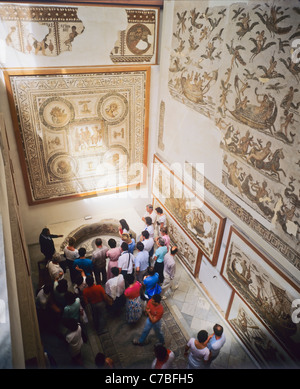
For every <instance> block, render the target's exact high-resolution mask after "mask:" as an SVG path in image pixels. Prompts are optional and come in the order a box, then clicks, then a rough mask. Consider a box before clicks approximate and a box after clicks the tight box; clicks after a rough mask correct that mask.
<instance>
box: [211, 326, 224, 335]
mask: <svg viewBox="0 0 300 389" xmlns="http://www.w3.org/2000/svg"><path fill="white" fill-rule="evenodd" d="M213 331H214V334H215V335H217V336H221V335H222V334H223V327H222V326H221V325H220V324H217V323H216V324H215V325H214V326H213Z"/></svg>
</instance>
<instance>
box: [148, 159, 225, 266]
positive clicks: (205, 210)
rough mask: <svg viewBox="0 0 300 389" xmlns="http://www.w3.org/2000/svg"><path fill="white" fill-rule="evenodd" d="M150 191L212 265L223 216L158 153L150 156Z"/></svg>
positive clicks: (217, 248) (221, 232)
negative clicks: (151, 164) (151, 160)
mask: <svg viewBox="0 0 300 389" xmlns="http://www.w3.org/2000/svg"><path fill="white" fill-rule="evenodd" d="M152 194H153V196H155V197H156V198H157V199H159V201H160V203H161V204H162V205H163V207H164V208H165V209H166V210H167V211H168V213H170V215H172V217H173V218H174V219H175V220H176V222H177V223H178V224H179V225H180V226H181V228H182V229H183V230H184V231H186V233H187V234H188V236H190V237H191V238H192V240H193V241H194V242H195V244H196V245H197V246H198V247H199V249H200V251H201V253H202V254H204V255H205V256H206V258H207V259H208V260H209V261H210V262H211V263H212V264H213V265H214V266H215V265H216V263H217V260H218V255H219V250H220V245H221V240H222V236H223V231H224V226H225V218H224V217H223V216H222V215H220V214H219V213H218V212H217V211H215V210H214V209H213V208H212V207H211V206H210V205H209V204H208V203H207V202H206V201H203V200H202V199H201V198H200V197H199V196H197V195H195V193H194V192H193V191H192V190H191V189H190V188H189V187H188V186H186V185H185V184H184V183H183V181H182V180H181V178H180V177H178V176H176V175H175V174H174V172H173V171H172V170H171V168H170V167H169V166H168V165H167V164H165V163H163V162H162V160H160V159H159V158H158V157H157V155H154V158H153V176H152Z"/></svg>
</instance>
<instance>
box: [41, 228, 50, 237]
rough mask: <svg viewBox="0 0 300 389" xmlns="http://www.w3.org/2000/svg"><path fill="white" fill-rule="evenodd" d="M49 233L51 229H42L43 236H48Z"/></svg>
mask: <svg viewBox="0 0 300 389" xmlns="http://www.w3.org/2000/svg"><path fill="white" fill-rule="evenodd" d="M49 233H50V230H49V228H47V227H45V228H43V229H42V234H43V235H48V234H49Z"/></svg>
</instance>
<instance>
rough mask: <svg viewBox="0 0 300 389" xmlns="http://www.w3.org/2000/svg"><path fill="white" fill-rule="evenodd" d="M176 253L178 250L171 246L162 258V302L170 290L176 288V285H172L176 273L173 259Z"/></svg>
mask: <svg viewBox="0 0 300 389" xmlns="http://www.w3.org/2000/svg"><path fill="white" fill-rule="evenodd" d="M177 252H178V248H177V247H176V246H173V247H172V248H171V250H170V252H168V253H167V254H166V255H165V256H164V282H163V284H162V286H161V290H162V299H163V300H165V299H166V298H167V296H166V294H167V292H168V291H169V290H170V289H171V290H175V289H177V288H178V284H177V285H175V284H174V283H175V273H176V262H175V259H174V257H175V255H176V253H177Z"/></svg>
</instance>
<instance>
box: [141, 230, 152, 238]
mask: <svg viewBox="0 0 300 389" xmlns="http://www.w3.org/2000/svg"><path fill="white" fill-rule="evenodd" d="M142 235H143V237H144V238H146V239H149V236H150V234H149V231H146V230H144V231H142Z"/></svg>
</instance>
